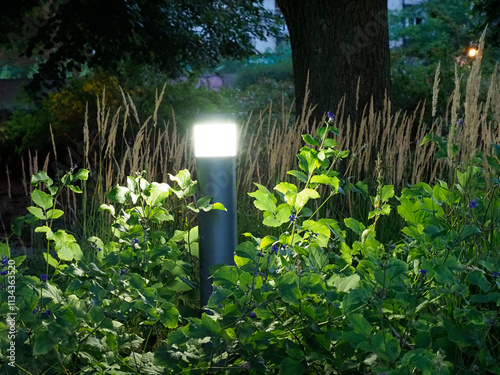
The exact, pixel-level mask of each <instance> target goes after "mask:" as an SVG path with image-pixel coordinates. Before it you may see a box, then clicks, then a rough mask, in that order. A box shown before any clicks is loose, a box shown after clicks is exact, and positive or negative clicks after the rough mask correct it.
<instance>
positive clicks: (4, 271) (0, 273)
mask: <svg viewBox="0 0 500 375" xmlns="http://www.w3.org/2000/svg"><path fill="white" fill-rule="evenodd" d="M7 274H8V272H7V271H6V270H4V269H3V270H2V272H0V275H2V276H5V275H7Z"/></svg>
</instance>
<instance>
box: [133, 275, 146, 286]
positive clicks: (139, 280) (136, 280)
mask: <svg viewBox="0 0 500 375" xmlns="http://www.w3.org/2000/svg"><path fill="white" fill-rule="evenodd" d="M130 285H132V286H133V287H134V288H136V289H139V290H142V289H144V288H146V281H145V280H144V278H143V277H141V276H140V275H138V274H137V273H131V274H130Z"/></svg>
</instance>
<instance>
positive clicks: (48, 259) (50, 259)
mask: <svg viewBox="0 0 500 375" xmlns="http://www.w3.org/2000/svg"><path fill="white" fill-rule="evenodd" d="M43 257H44V258H45V261H46V262H47V263H48V264H49V265H51V266H52V267H54V268H55V269H57V268H58V266H59V264H58V262H57V260H55V259H54V258H53V257H52V255H50V254H48V253H43Z"/></svg>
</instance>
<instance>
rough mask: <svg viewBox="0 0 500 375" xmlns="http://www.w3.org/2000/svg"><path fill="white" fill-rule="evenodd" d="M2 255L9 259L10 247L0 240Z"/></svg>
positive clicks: (0, 254)
mask: <svg viewBox="0 0 500 375" xmlns="http://www.w3.org/2000/svg"><path fill="white" fill-rule="evenodd" d="M2 255H5V256H6V257H7V258H9V259H10V248H9V245H7V244H6V243H5V242H0V256H2Z"/></svg>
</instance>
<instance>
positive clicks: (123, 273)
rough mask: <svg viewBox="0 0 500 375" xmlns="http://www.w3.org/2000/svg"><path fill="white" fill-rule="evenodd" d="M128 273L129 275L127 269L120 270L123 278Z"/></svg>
mask: <svg viewBox="0 0 500 375" xmlns="http://www.w3.org/2000/svg"><path fill="white" fill-rule="evenodd" d="M126 273H127V270H126V269H124V268H122V269H121V270H120V276H123V275H125V274H126Z"/></svg>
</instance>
